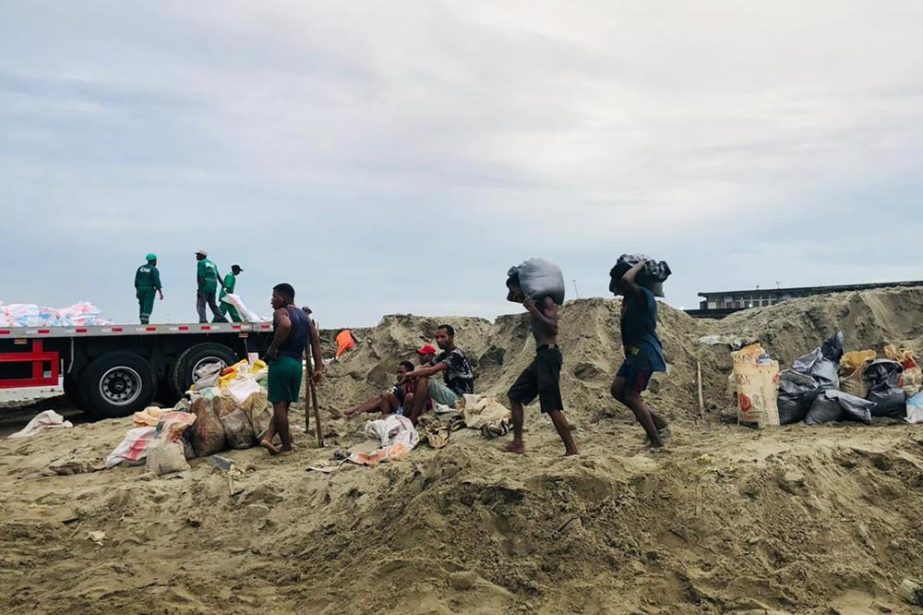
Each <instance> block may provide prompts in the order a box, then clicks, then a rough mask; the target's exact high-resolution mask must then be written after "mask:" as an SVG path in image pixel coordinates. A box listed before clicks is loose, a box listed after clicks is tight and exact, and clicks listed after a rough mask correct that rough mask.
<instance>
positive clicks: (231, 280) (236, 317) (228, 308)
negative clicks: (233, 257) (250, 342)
mask: <svg viewBox="0 0 923 615" xmlns="http://www.w3.org/2000/svg"><path fill="white" fill-rule="evenodd" d="M242 271H243V269H241V268H240V265H231V273H229V274H227V275H226V276H224V288H222V289H221V294H220V295H218V304H219V305H218V307H219V308H221V313H222V314H224V315H225V316H230V317H231V320H232V321H234V322H242V319H241V317H240V314H239V313H238V312H237V308H236V307H234V306H233V305H231V304H230V303H225V302H224V301H221V299H222V298H223V297H224V296H225V295H227V294H230V293H233V292H234V288H235V287H236V286H237V276H238V275H240V273H241V272H242Z"/></svg>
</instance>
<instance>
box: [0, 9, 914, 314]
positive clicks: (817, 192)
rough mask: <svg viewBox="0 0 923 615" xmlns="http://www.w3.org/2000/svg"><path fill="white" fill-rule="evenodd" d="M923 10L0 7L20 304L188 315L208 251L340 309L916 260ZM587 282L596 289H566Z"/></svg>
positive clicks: (495, 306) (675, 288)
mask: <svg viewBox="0 0 923 615" xmlns="http://www.w3.org/2000/svg"><path fill="white" fill-rule="evenodd" d="M921 32H923V2H920V1H919V0H908V1H887V0H886V1H882V2H868V1H866V0H861V1H853V0H812V1H811V2H800V1H799V2H794V1H791V2H789V1H782V0H779V1H775V2H756V1H753V2H749V1H741V0H704V1H701V2H687V1H681V0H673V1H664V0H637V1H616V0H604V1H599V2H577V1H571V2H562V1H560V0H554V1H539V0H528V1H523V2H496V1H495V0H491V1H484V2H482V1H474V0H464V1H463V2H462V1H459V2H435V1H433V0H421V1H403V0H388V1H377V2H362V1H356V2H342V3H336V2H313V1H304V0H301V1H298V2H273V1H267V0H261V1H260V2H253V1H248V2H234V1H229V0H220V1H214V2H208V1H203V0H197V1H195V2H170V1H165V0H160V1H158V2H149V1H144V2H142V1H137V2H134V1H126V0H113V1H110V2H99V1H91V0H81V1H80V2H67V1H64V0H58V1H56V2H44V1H39V0H28V1H27V0H23V1H19V2H16V1H14V0H0V203H2V213H3V225H2V227H0V228H2V230H0V300H2V301H5V302H7V303H40V304H44V305H53V306H64V305H69V304H72V303H75V302H77V301H80V300H87V301H91V302H93V303H95V304H97V305H98V306H99V307H101V308H102V309H103V311H104V312H105V314H106V315H108V316H109V317H111V318H114V319H116V320H120V321H131V320H133V319H135V318H136V317H137V303H136V302H135V299H134V290H133V287H132V283H133V279H134V272H135V269H136V268H137V267H138V266H139V265H140V264H142V262H143V259H144V255H145V254H146V253H147V252H149V251H154V252H157V254H158V255H159V256H160V268H161V273H162V278H163V282H164V287H165V292H166V295H167V300H166V301H164V302H162V303H161V302H158V304H157V305H156V307H155V310H154V316H153V320H154V321H156V322H165V321H190V320H195V260H194V256H193V252H194V250H195V249H196V248H199V247H205V248H207V249H208V250H209V252H210V254H211V256H212V258H213V260H214V261H215V262H216V263H217V264H218V265H219V267H220V268H221V270H222V271H226V270H227V269H228V268H229V267H230V265H232V264H234V263H239V264H240V265H241V266H243V268H244V269H245V272H244V274H242V276H241V278H240V281H239V291H240V294H241V295H242V296H243V298H244V300H245V301H246V302H247V303H248V304H249V305H251V306H252V307H254V308H255V309H256V310H257V311H258V312H262V313H263V314H265V315H268V314H269V313H270V310H269V309H268V300H269V293H270V289H271V287H272V285H273V284H275V283H277V282H280V281H288V282H291V283H292V284H293V285H294V286H295V288H296V289H297V291H298V300H299V302H300V303H305V302H309V303H310V304H311V305H312V306H313V307H314V308H315V311H316V312H317V315H318V320H319V321H320V322H321V324H322V325H323V326H339V325H354V326H359V325H369V324H374V323H376V322H377V321H378V320H379V319H380V317H381V316H382V314H385V313H394V312H412V313H415V314H433V315H445V314H465V315H478V316H485V317H493V316H495V315H497V314H499V313H504V312H510V311H517V308H516V307H515V306H512V305H509V304H504V302H503V298H504V293H505V288H504V279H505V272H506V270H507V268H508V267H509V266H511V265H513V264H516V263H518V262H519V261H522V260H524V259H525V258H527V257H530V256H543V257H546V258H548V259H551V260H553V261H555V262H557V263H559V264H560V265H561V267H562V268H563V269H564V272H565V276H566V277H567V278H568V280H569V281H570V280H573V279H575V280H576V283H577V286H578V288H579V292H580V296H581V297H584V296H590V295H596V296H601V295H604V294H605V292H606V286H607V283H608V277H607V275H608V271H609V268H610V267H611V266H612V265H613V263H614V261H615V259H616V258H617V257H618V255H619V254H621V253H623V252H637V251H642V252H645V253H648V254H650V255H652V256H654V257H655V258H657V259H665V260H667V261H669V263H670V264H671V266H672V268H673V271H674V277H673V278H672V279H671V280H670V281H669V283H668V285H667V293H668V298H667V299H668V301H669V302H670V303H672V304H673V305H676V306H677V307H681V306H682V307H693V306H694V305H695V304H696V302H697V298H696V293H697V292H698V291H704V290H723V289H726V288H730V287H733V288H754V287H755V286H757V285H762V286H763V287H770V286H775V285H776V283H777V282H778V283H781V284H782V285H785V286H792V285H813V284H834V283H850V282H872V281H889V280H904V279H921V278H923V270H921V269H923V209H921V198H920V194H921V187H923V173H921V171H920V169H921V166H923V37H921V36H920V33H921ZM568 291H569V297H570V298H572V297H573V296H574V292H573V291H574V289H573V285H572V284H571V286H570V287H569V288H568Z"/></svg>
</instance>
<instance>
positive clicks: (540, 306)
mask: <svg viewBox="0 0 923 615" xmlns="http://www.w3.org/2000/svg"><path fill="white" fill-rule="evenodd" d="M506 286H507V288H508V289H509V293H508V294H507V297H506V299H507V301H512V302H513V303H521V304H522V306H523V307H524V308H526V311H528V312H529V314H530V315H531V316H532V322H531V330H532V335H533V336H535V345H536V347H537V348H536V354H535V359H534V360H533V361H532V364H531V365H529V367H527V368H526V371H524V372H523V373H522V375H521V376H519V378H518V379H517V380H516V382H515V383H514V384H513V387H512V388H511V389H510V392H509V398H510V408H511V410H512V413H513V441H512V443H510V444H509V446H507V447H506V450H507V451H509V452H512V453H519V454H520V455H521V454H522V453H523V452H525V446H524V445H523V442H522V420H523V409H522V407H523V406H526V405H529V404H530V403H532V402H533V401H534V400H535V398H536V397H538V399H539V402H540V404H541V408H542V412H543V413H545V414H547V415H548V416H549V417H550V418H551V422H552V423H553V424H554V428H555V429H556V430H557V431H558V435H559V436H561V441H563V442H564V454H565V455H576V454H577V446H576V445H575V444H574V438H573V436H572V435H571V432H570V425H568V423H567V418H566V417H565V416H564V402H563V401H562V400H561V382H560V380H561V364H562V363H563V357H562V356H561V349H560V348H558V306H557V305H556V304H555V302H554V300H553V299H552V298H551V297H542V298H541V299H539V300H538V302H537V303H536V301H535V300H533V299H532V298H531V297H527V296H526V295H525V293H524V292H523V290H522V288H521V287H520V284H519V277H518V276H517V275H515V274H514V275H512V276H510V278H509V279H507V281H506Z"/></svg>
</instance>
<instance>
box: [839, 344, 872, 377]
mask: <svg viewBox="0 0 923 615" xmlns="http://www.w3.org/2000/svg"><path fill="white" fill-rule="evenodd" d="M877 358H878V353H877V352H875V351H874V350H853V351H852V352H847V353H846V354H844V355H843V358H842V359H840V374H841V375H842V374H852V373H853V372H855V371H856V370H857V369H859V368H860V367H862V366H863V365H866V364H868V363H871V362H872V361H874V360H875V359H877Z"/></svg>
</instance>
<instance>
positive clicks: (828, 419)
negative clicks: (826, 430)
mask: <svg viewBox="0 0 923 615" xmlns="http://www.w3.org/2000/svg"><path fill="white" fill-rule="evenodd" d="M842 420H843V408H841V407H840V402H838V401H837V400H836V399H830V398H828V397H827V396H826V395H819V396H818V397H817V399H815V400H814V403H813V404H812V405H811V409H810V410H809V411H808V415H807V416H806V417H805V419H804V424H805V425H823V424H824V423H833V422H835V421H842Z"/></svg>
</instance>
